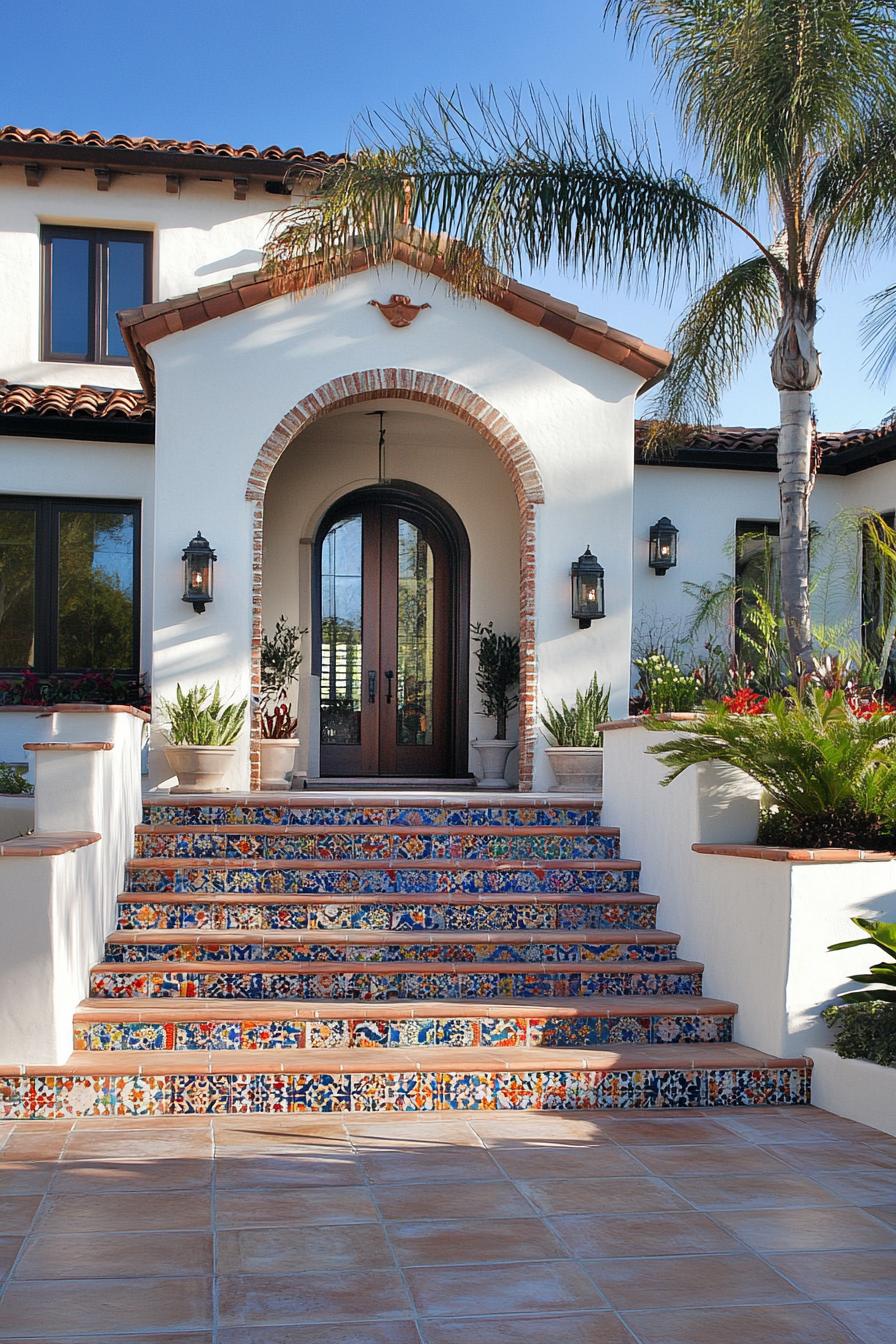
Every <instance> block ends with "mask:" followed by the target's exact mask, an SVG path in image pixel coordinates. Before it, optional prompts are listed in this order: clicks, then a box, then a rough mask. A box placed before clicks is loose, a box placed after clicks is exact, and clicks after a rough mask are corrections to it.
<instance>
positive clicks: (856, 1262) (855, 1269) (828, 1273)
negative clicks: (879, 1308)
mask: <svg viewBox="0 0 896 1344" xmlns="http://www.w3.org/2000/svg"><path fill="white" fill-rule="evenodd" d="M767 1259H768V1262H769V1264H770V1265H774V1266H775V1268H776V1269H779V1270H780V1271H781V1273H782V1274H784V1275H786V1276H787V1278H788V1279H790V1280H791V1282H792V1283H794V1284H796V1286H797V1288H799V1289H800V1290H801V1291H802V1292H804V1293H806V1294H807V1295H808V1296H809V1297H813V1298H817V1299H819V1300H820V1301H824V1300H827V1299H830V1300H831V1301H832V1302H833V1301H836V1300H837V1299H838V1298H842V1297H858V1298H868V1297H896V1251H868V1250H864V1251H802V1252H798V1253H795V1254H793V1255H769V1256H768V1257H767Z"/></svg>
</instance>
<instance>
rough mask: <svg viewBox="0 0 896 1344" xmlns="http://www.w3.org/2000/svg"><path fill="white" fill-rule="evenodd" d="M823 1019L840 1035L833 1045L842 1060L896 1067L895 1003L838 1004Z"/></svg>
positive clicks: (824, 1013) (833, 1005) (825, 1012)
mask: <svg viewBox="0 0 896 1344" xmlns="http://www.w3.org/2000/svg"><path fill="white" fill-rule="evenodd" d="M821 1016H822V1018H823V1019H824V1021H825V1022H826V1023H827V1025H828V1026H829V1027H830V1028H831V1029H832V1030H833V1031H836V1033H837V1035H836V1036H835V1037H834V1042H833V1045H834V1049H835V1051H836V1052H837V1054H838V1055H839V1056H840V1058H841V1059H868V1060H870V1061H871V1063H872V1064H883V1065H885V1066H887V1067H889V1068H893V1067H894V1066H896V1003H882V1002H880V1001H879V1000H878V1001H875V1002H869V1003H849V1004H839V1003H835V1004H832V1005H831V1007H830V1008H825V1010H824V1012H823V1013H822V1014H821Z"/></svg>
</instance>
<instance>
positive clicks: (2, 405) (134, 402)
mask: <svg viewBox="0 0 896 1344" xmlns="http://www.w3.org/2000/svg"><path fill="white" fill-rule="evenodd" d="M0 415H3V416H6V415H9V416H24V415H28V416H32V415H38V416H45V417H53V418H56V419H59V418H66V419H78V418H83V419H89V420H131V421H135V420H138V421H143V422H145V423H147V424H152V423H153V421H154V419H155V410H154V408H153V407H152V406H151V405H150V404H149V402H148V401H147V399H146V396H145V394H144V393H143V392H131V391H129V390H126V389H123V388H117V387H116V388H112V387H89V386H86V385H85V386H82V387H59V386H56V385H54V386H51V387H30V386H27V385H25V384H23V383H8V382H6V380H5V379H3V378H0Z"/></svg>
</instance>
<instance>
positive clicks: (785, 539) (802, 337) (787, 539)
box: [772, 293, 821, 677]
mask: <svg viewBox="0 0 896 1344" xmlns="http://www.w3.org/2000/svg"><path fill="white" fill-rule="evenodd" d="M814 331H815V299H814V296H813V295H809V294H805V293H800V294H788V295H787V296H786V299H785V307H784V315H783V318H782V321H781V325H780V327H779V328H778V335H777V338H776V340H775V345H774V348H773V351H772V379H773V381H774V384H775V387H776V388H777V389H778V399H779V402H780V408H781V428H780V430H779V432H778V490H779V494H780V507H781V525H780V553H781V605H782V607H783V609H784V628H785V630H786V632H787V647H788V650H789V654H790V667H791V672H792V674H793V675H794V677H799V676H801V675H802V673H804V672H806V671H808V670H809V668H811V666H812V616H811V612H810V609H809V496H810V495H811V493H812V487H813V485H814V484H815V471H816V463H815V460H814V451H813V433H812V389H813V388H815V387H817V386H818V384H819V382H820V381H821V365H820V363H819V358H818V351H817V349H816V348H815V341H814Z"/></svg>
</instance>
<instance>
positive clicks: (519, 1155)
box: [491, 1143, 648, 1181]
mask: <svg viewBox="0 0 896 1344" xmlns="http://www.w3.org/2000/svg"><path fill="white" fill-rule="evenodd" d="M491 1151H492V1153H493V1154H494V1157H495V1161H496V1162H497V1163H498V1165H499V1166H500V1167H501V1169H502V1170H503V1171H504V1172H505V1173H506V1174H507V1175H508V1176H509V1177H510V1178H511V1179H512V1180H515V1181H533V1180H540V1179H542V1178H544V1177H551V1176H552V1177H555V1178H557V1179H560V1180H564V1179H565V1180H576V1179H578V1178H579V1177H585V1178H588V1177H592V1176H646V1175H647V1174H648V1173H647V1172H646V1171H645V1169H644V1167H643V1166H642V1165H641V1163H640V1162H639V1161H638V1159H637V1158H636V1157H633V1156H632V1155H631V1153H627V1152H626V1151H625V1149H624V1148H617V1147H616V1145H615V1144H612V1143H602V1144H598V1145H596V1146H589V1147H578V1148H570V1147H561V1146H556V1145H554V1146H551V1145H548V1144H539V1145H535V1146H533V1147H530V1148H501V1149H495V1148H493V1149H492V1150H491Z"/></svg>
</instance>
